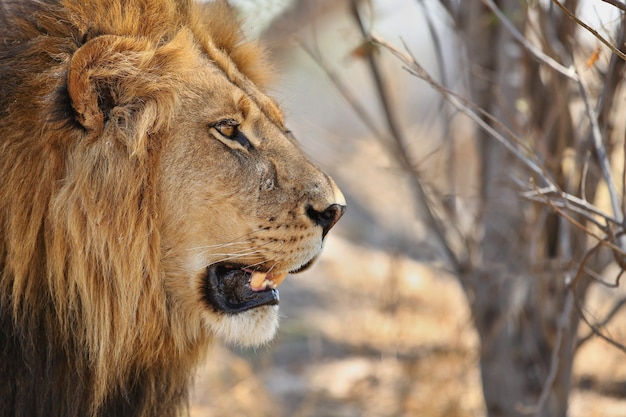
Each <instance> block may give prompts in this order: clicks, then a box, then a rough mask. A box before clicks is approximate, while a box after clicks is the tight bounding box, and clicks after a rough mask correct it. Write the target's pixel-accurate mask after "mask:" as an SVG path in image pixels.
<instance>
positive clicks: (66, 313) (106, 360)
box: [0, 0, 345, 415]
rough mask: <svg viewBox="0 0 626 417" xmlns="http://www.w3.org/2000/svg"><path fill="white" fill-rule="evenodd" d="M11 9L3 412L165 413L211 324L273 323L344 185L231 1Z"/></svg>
mask: <svg viewBox="0 0 626 417" xmlns="http://www.w3.org/2000/svg"><path fill="white" fill-rule="evenodd" d="M0 12H1V13H2V16H0V26H1V27H0V49H1V51H0V115H1V117H0V274H1V275H0V353H3V354H4V355H5V356H7V355H8V356H14V357H15V359H16V360H17V361H18V362H19V364H17V365H16V364H11V365H7V364H6V361H5V365H0V373H2V372H4V374H5V375H12V376H14V378H15V379H19V378H22V379H23V381H20V383H21V385H20V384H18V385H17V388H16V387H15V386H14V385H11V384H13V382H9V383H8V384H7V383H6V382H5V381H6V379H5V381H2V382H0V397H1V398H5V399H6V398H11V400H6V401H5V400H0V415H7V414H11V413H12V414H15V412H14V411H15V410H18V409H19V410H22V411H24V410H31V408H29V407H32V410H33V412H32V414H30V415H39V414H37V410H46V411H45V412H46V413H48V414H46V415H55V412H54V411H55V410H57V411H58V412H57V414H63V415H66V414H67V415H74V414H76V415H78V414H80V413H84V412H87V413H94V414H95V415H105V414H107V413H110V414H116V413H121V412H123V413H124V414H125V415H133V413H135V414H142V413H143V414H150V413H152V412H154V413H155V414H156V413H157V409H158V414H159V415H168V413H169V411H167V410H169V409H168V408H164V407H163V405H162V404H161V406H160V408H158V407H157V405H156V404H157V402H158V401H159V398H157V397H158V396H159V395H162V396H164V397H163V398H169V399H170V400H171V401H170V402H173V399H174V398H178V397H180V396H182V395H184V392H185V389H184V386H186V382H185V381H186V380H187V379H188V377H189V370H190V369H191V368H192V366H193V365H194V364H195V363H196V362H197V361H198V360H199V358H200V357H201V356H202V352H203V351H204V349H205V346H206V344H207V343H208V342H209V341H210V340H211V339H212V338H213V337H214V336H217V337H218V338H221V339H223V340H225V341H227V342H230V343H236V344H242V345H258V344H261V343H264V342H266V341H267V340H269V339H270V338H271V337H272V336H273V334H274V332H275V330H276V327H277V308H278V292H277V291H276V289H275V287H276V286H277V285H278V284H280V283H281V282H282V280H283V279H284V278H285V276H286V275H287V274H288V273H294V272H298V271H300V270H303V269H305V268H306V267H308V266H309V265H310V264H311V263H312V262H313V261H314V260H315V258H316V257H317V256H318V254H319V252H320V250H321V247H322V242H323V240H324V237H325V235H326V233H327V232H328V230H329V229H330V228H331V227H332V226H333V225H334V224H335V223H336V222H337V220H338V219H339V218H340V217H341V215H342V213H343V211H344V208H345V201H344V199H343V196H342V195H341V192H340V191H339V190H338V188H337V187H336V185H335V184H334V182H333V181H332V180H331V179H330V178H329V177H328V176H327V175H326V174H324V173H323V172H322V171H320V169H319V168H317V167H316V166H315V165H313V164H312V163H311V162H310V161H309V160H308V159H307V158H306V157H305V156H304V155H303V154H302V152H301V151H300V150H299V149H298V146H297V144H296V142H295V140H294V138H293V136H292V134H291V133H290V131H289V130H288V129H287V127H286V125H285V122H284V120H283V115H282V113H281V111H280V109H279V108H278V106H277V105H276V103H275V102H274V101H273V100H272V99H271V98H269V97H268V96H267V95H266V94H265V93H264V92H263V89H262V85H263V82H264V79H265V78H266V73H267V70H266V64H265V63H264V61H263V59H262V56H261V55H260V50H259V49H258V47H256V46H254V45H251V44H248V43H242V42H241V38H240V36H239V29H238V26H237V22H236V19H235V18H234V17H233V14H232V13H231V12H230V10H229V9H228V8H227V7H226V6H225V5H224V4H223V3H222V2H218V3H209V4H206V5H203V4H195V3H192V2H191V1H185V0H178V1H175V0H158V1H157V0H135V1H133V2H126V1H122V0H93V1H91V2H85V1H83V0H62V1H59V2H57V1H54V0H49V1H48V2H33V3H30V2H16V3H9V2H6V3H5V2H4V1H2V2H0ZM16 363H17V362H16ZM53 376H54V378H56V379H55V380H52V379H51V378H52V377H53ZM31 380H37V381H35V382H33V381H31ZM42 380H43V382H42ZM76 380H79V381H80V384H79V385H81V384H82V385H81V386H82V387H83V388H80V389H78V392H72V393H68V392H67V391H69V387H70V386H71V384H76V383H77V382H76ZM29 381H30V382H29ZM37 384H39V386H40V388H36V386H37ZM167 384H172V385H175V384H178V386H175V387H172V386H168V387H163V386H162V385H167ZM42 387H43V388H42ZM64 387H65V389H64ZM77 397H78V399H77ZM20 398H22V399H23V398H39V399H38V400H33V401H34V404H36V405H33V404H29V403H28V401H27V402H24V403H21V402H20V400H19V399H20ZM162 400H163V399H161V401H162ZM2 401H5V403H6V404H4V403H2ZM7 401H8V402H7ZM133 401H136V403H137V404H139V405H133ZM20 404H21V405H20ZM58 404H62V405H58ZM19 407H22V408H19ZM37 407H39V408H37ZM42 407H43V408H42ZM46 407H47V408H46ZM54 407H58V408H54ZM172 407H174V406H172ZM174 408H175V407H174ZM174 408H172V410H173V409H174ZM7 410H8V411H7ZM11 410H13V411H11ZM50 410H52V411H50ZM68 410H69V411H68ZM25 414H29V413H25Z"/></svg>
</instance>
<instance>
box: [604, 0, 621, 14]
mask: <svg viewBox="0 0 626 417" xmlns="http://www.w3.org/2000/svg"><path fill="white" fill-rule="evenodd" d="M602 1H603V2H605V3H609V4H611V5H613V6H615V7H617V8H618V9H620V10H621V11H623V12H626V5H624V3H620V2H619V1H617V0H602Z"/></svg>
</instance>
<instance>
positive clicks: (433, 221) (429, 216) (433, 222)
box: [350, 0, 468, 272]
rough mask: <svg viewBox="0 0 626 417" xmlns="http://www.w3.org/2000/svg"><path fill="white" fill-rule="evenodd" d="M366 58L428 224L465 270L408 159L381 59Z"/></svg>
mask: <svg viewBox="0 0 626 417" xmlns="http://www.w3.org/2000/svg"><path fill="white" fill-rule="evenodd" d="M350 7H351V11H352V15H353V17H354V20H355V22H356V24H357V26H358V28H359V30H360V32H361V35H362V37H363V39H364V40H365V41H368V42H371V40H372V38H371V34H370V33H369V32H368V31H367V30H366V29H365V25H364V24H363V20H362V18H361V14H360V12H359V2H358V0H352V1H351V2H350ZM366 58H367V62H368V66H369V69H370V74H371V76H372V79H373V80H374V86H375V87H376V92H377V94H378V99H379V101H380V103H381V106H382V108H383V112H384V115H385V121H386V123H387V128H388V129H389V133H390V135H391V138H392V139H393V141H392V144H393V149H394V153H395V155H396V159H397V161H398V162H399V163H400V164H401V166H403V167H404V168H405V169H406V170H407V171H408V172H409V173H411V175H410V179H411V181H412V184H413V188H414V190H415V192H416V194H417V199H418V201H419V202H420V203H421V204H423V212H424V215H425V216H426V219H425V220H426V224H427V225H429V227H430V228H431V230H432V232H433V233H434V234H435V237H436V239H437V240H438V241H439V244H440V246H441V247H442V249H443V250H444V251H445V253H446V256H447V257H448V259H449V260H450V262H451V263H452V265H453V266H454V268H455V270H456V271H458V272H462V271H464V270H466V269H467V267H468V265H467V263H468V261H467V258H468V256H467V254H461V253H459V252H457V251H455V249H453V242H452V238H451V237H450V236H449V233H450V230H451V228H450V227H449V226H450V225H449V224H447V225H446V224H444V222H443V221H442V220H441V219H440V218H439V217H438V216H437V215H436V213H435V211H434V210H433V207H432V204H433V203H432V201H431V199H430V198H429V196H428V194H427V193H426V190H425V188H424V185H423V184H422V181H421V176H420V174H419V172H417V170H416V169H415V167H414V165H413V163H412V162H411V161H410V160H409V150H408V147H407V141H406V139H405V138H404V135H403V133H402V130H401V129H400V125H399V123H398V122H397V120H396V116H395V114H394V112H393V111H392V105H391V101H390V99H389V96H388V90H387V87H386V84H385V80H384V78H383V77H382V75H381V71H380V69H379V67H378V62H377V61H376V58H375V55H374V54H373V53H372V51H371V50H368V51H367V53H366ZM446 230H447V231H446ZM452 230H454V231H455V234H456V235H457V236H456V238H457V240H458V239H461V240H462V234H461V233H460V232H459V231H458V230H457V229H455V228H452ZM457 246H458V245H457ZM456 249H457V250H458V249H459V248H458V247H457V248H456Z"/></svg>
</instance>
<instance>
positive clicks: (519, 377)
mask: <svg viewBox="0 0 626 417" xmlns="http://www.w3.org/2000/svg"><path fill="white" fill-rule="evenodd" d="M498 5H499V7H500V9H501V10H502V11H503V12H504V13H505V15H506V16H508V17H509V19H510V20H511V22H512V23H514V24H515V25H516V26H517V27H518V28H520V31H521V32H522V33H523V32H524V30H523V25H524V24H525V19H526V16H527V14H526V10H525V5H524V3H523V2H520V1H518V0H501V1H500V2H499V4H498ZM459 7H460V13H459V16H462V17H463V18H462V19H461V20H460V21H459V23H460V24H459V25H458V27H459V29H460V30H461V32H462V39H463V40H464V42H465V47H466V52H467V56H468V60H469V61H470V64H469V67H468V68H469V76H468V84H469V89H470V96H471V100H472V101H473V102H474V103H476V104H478V105H479V106H480V107H481V108H483V109H485V110H487V111H488V112H489V113H491V114H492V115H493V116H495V118H496V119H497V120H499V121H500V122H502V123H504V124H505V125H506V126H507V127H509V128H511V129H513V130H514V131H522V130H523V131H529V130H531V129H529V127H532V128H534V129H536V130H534V131H537V132H542V134H545V136H544V138H545V140H546V143H545V144H542V147H543V146H545V147H546V149H547V151H546V152H549V153H550V155H547V156H548V157H550V158H555V160H556V161H557V166H556V167H555V168H556V170H557V171H559V170H560V165H558V164H560V162H561V157H562V153H563V152H564V150H565V148H566V146H567V145H568V143H566V142H564V141H563V140H562V139H563V138H568V140H573V135H571V120H570V118H569V113H568V109H567V106H565V107H558V109H559V110H560V111H561V113H559V114H558V115H555V117H556V118H557V122H556V123H554V124H553V125H551V128H552V129H551V130H550V131H549V132H545V131H543V130H541V129H543V128H544V127H545V126H544V125H545V123H544V122H543V121H542V120H541V118H543V117H544V113H536V114H534V115H533V114H531V115H530V119H526V120H524V121H523V122H522V121H520V120H518V119H516V117H519V113H520V112H519V111H518V109H517V106H518V103H519V102H520V100H527V101H528V100H531V99H532V97H531V98H529V97H526V96H525V91H526V90H525V87H526V86H525V85H524V84H523V80H524V77H527V79H530V80H531V81H532V83H535V84H537V85H541V86H542V88H543V89H544V90H545V89H546V85H544V83H542V81H541V80H540V78H539V69H538V67H537V66H535V67H534V68H531V67H525V65H524V60H523V56H524V51H523V50H522V48H521V47H520V46H519V45H518V43H517V42H516V41H515V40H514V39H513V38H512V36H511V34H510V33H509V31H507V30H506V29H505V28H504V27H503V26H502V25H501V24H500V23H499V21H498V20H497V19H495V17H494V15H493V14H492V12H491V11H490V10H489V9H488V8H487V7H486V6H484V5H483V3H482V2H480V1H469V2H461V3H460V5H459ZM525 69H526V70H528V71H526V73H525ZM529 69H532V70H533V71H530V70H529ZM548 87H549V85H548ZM566 92H567V89H565V90H562V91H561V92H559V94H566ZM559 94H557V97H558V96H559ZM545 96H546V94H545V91H544V92H543V94H541V98H542V99H545ZM561 99H562V97H561ZM553 104H556V103H553ZM533 116H536V118H535V119H533ZM522 123H524V125H523V126H521V124H522ZM494 127H496V129H498V127H497V126H494ZM498 130H500V129H498ZM568 130H569V132H568ZM531 131H533V130H531ZM568 133H569V135H568ZM476 146H477V148H478V155H479V157H480V158H481V161H480V164H479V166H480V167H481V168H482V172H481V173H480V179H481V181H480V183H481V185H482V189H481V192H480V198H481V201H482V206H481V208H482V209H481V210H480V211H479V213H478V219H477V223H478V225H479V227H480V229H481V233H480V237H479V239H478V242H477V246H478V248H477V249H478V254H479V256H478V261H477V262H476V263H475V264H474V267H473V268H472V269H471V270H470V271H469V272H468V273H466V274H464V275H463V276H461V277H460V279H461V280H462V281H463V282H462V283H463V287H464V288H465V290H466V294H467V297H468V300H469V302H470V306H471V310H472V314H473V319H474V323H475V326H476V329H477V331H478V334H479V337H480V341H481V352H480V368H481V376H482V383H483V393H484V398H485V404H486V407H487V413H488V416H489V417H505V416H506V417H512V416H519V417H521V416H527V415H529V414H531V415H537V416H550V417H565V416H566V415H567V404H568V393H569V389H570V379H571V367H572V363H573V350H574V348H573V347H574V344H575V342H576V330H577V325H578V316H577V314H576V311H575V308H573V298H572V297H573V295H571V293H568V292H567V290H566V287H565V278H566V276H565V272H564V265H565V261H566V260H569V259H571V257H572V256H573V255H575V254H574V253H572V251H576V249H575V246H576V245H572V242H575V241H576V239H581V237H579V236H575V232H574V231H572V230H570V229H569V228H570V226H569V225H568V224H566V223H565V222H564V221H563V220H562V219H561V218H560V217H558V216H556V215H554V214H553V213H548V212H547V211H545V209H544V210H541V209H537V208H535V209H533V207H532V206H531V205H530V203H528V202H524V201H522V200H521V199H520V197H519V192H518V189H517V187H516V186H515V185H514V184H513V182H512V179H513V177H515V175H516V174H523V173H524V170H523V167H522V166H521V163H520V162H519V161H518V160H516V159H515V158H514V157H513V156H512V155H511V153H510V152H508V151H507V150H505V148H504V147H503V146H502V145H501V144H500V143H498V142H497V141H495V140H494V139H493V138H492V137H489V136H488V134H487V133H484V132H482V131H477V132H476ZM526 177H527V174H526ZM539 232H541V233H539ZM579 246H580V245H579ZM581 291H583V292H584V289H581ZM547 383H548V384H549V388H550V389H549V390H548V389H546V390H545V393H543V392H544V387H545V386H546V384H547ZM538 405H541V407H540V408H541V409H538V408H537V406H538Z"/></svg>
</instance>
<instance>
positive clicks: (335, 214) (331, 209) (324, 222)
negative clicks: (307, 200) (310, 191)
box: [306, 204, 346, 237]
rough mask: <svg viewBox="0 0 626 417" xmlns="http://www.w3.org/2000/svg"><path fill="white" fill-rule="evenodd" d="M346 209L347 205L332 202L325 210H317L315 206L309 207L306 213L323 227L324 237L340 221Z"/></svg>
mask: <svg viewBox="0 0 626 417" xmlns="http://www.w3.org/2000/svg"><path fill="white" fill-rule="evenodd" d="M345 211H346V206H344V205H341V204H331V205H330V206H328V207H326V209H324V211H317V210H315V209H314V208H313V206H309V208H307V211H306V214H307V215H308V216H309V218H310V219H311V220H313V222H314V223H315V224H317V225H318V226H321V227H322V237H325V236H326V234H327V233H328V231H329V230H330V229H332V227H333V226H334V225H335V224H336V223H337V222H338V221H339V219H340V218H341V216H343V213H344V212H345Z"/></svg>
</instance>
